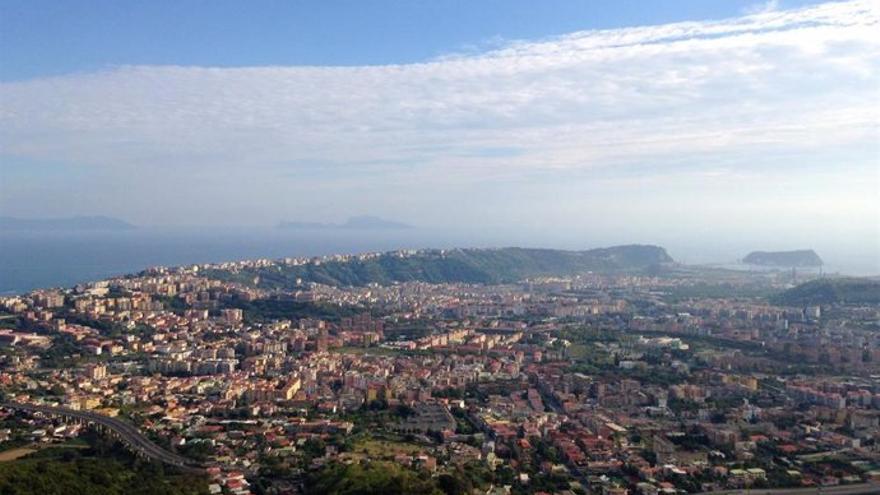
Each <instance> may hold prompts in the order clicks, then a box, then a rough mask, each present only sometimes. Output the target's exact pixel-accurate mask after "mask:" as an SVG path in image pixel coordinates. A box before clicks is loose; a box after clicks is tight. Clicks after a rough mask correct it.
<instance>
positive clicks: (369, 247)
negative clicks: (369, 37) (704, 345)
mask: <svg viewBox="0 0 880 495" xmlns="http://www.w3.org/2000/svg"><path fill="white" fill-rule="evenodd" d="M630 243H641V244H657V245H661V246H663V247H665V248H666V249H667V250H668V252H669V254H670V255H671V256H672V257H673V258H675V259H676V260H677V261H681V262H685V263H689V264H698V263H718V264H732V263H735V262H736V260H738V259H740V258H742V257H743V256H745V254H746V253H747V252H749V251H751V250H755V249H795V248H802V247H804V248H814V249H816V250H817V251H818V252H819V254H820V255H821V256H822V257H823V259H824V260H825V263H826V268H825V269H826V272H829V273H831V272H839V273H843V274H849V275H876V274H878V273H880V255H878V254H877V253H875V252H870V250H869V249H863V250H861V251H860V250H859V249H858V248H854V249H853V248H851V249H849V250H848V251H847V250H841V249H840V248H837V249H835V248H834V247H833V246H830V245H779V244H777V243H774V242H773V241H772V240H766V241H764V242H762V243H757V244H756V243H754V242H746V241H743V240H739V241H737V240H726V241H725V240H716V241H714V242H713V243H712V244H708V243H706V242H702V243H699V242H698V243H694V242H689V241H684V240H681V239H675V238H672V236H670V237H669V238H666V239H662V238H661V239H650V238H645V239H643V238H638V237H636V236H631V237H619V238H612V237H608V236H598V235H597V236H595V237H591V236H584V235H583V234H577V235H575V234H571V235H566V234H564V233H563V234H552V235H545V234H541V235H535V234H534V233H525V232H523V233H521V234H511V233H509V232H507V233H493V232H491V231H483V232H465V231H459V232H450V231H441V230H430V229H412V230H307V229H304V230H281V229H274V228H235V229H218V228H186V229H183V228H174V229H170V228H162V229H160V228H139V229H136V230H130V231H106V232H104V231H102V232H3V233H0V294H15V293H22V292H26V291H29V290H33V289H37V288H48V287H69V286H73V285H76V284H78V283H82V282H88V281H94V280H100V279H103V278H107V277H112V276H115V275H123V274H127V273H134V272H137V271H140V270H142V269H144V268H148V267H151V266H178V265H186V264H193V263H209V262H222V261H235V260H244V259H256V258H270V259H277V258H283V257H295V256H319V255H327V254H340V253H342V254H344V253H361V252H369V251H387V250H394V249H414V248H451V247H501V246H522V247H547V248H560V249H590V248H595V247H603V246H610V245H617V244H630ZM829 244H830V243H829Z"/></svg>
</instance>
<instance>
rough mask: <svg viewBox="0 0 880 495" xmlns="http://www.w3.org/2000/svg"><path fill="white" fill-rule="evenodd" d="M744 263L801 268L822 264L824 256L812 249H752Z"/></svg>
mask: <svg viewBox="0 0 880 495" xmlns="http://www.w3.org/2000/svg"><path fill="white" fill-rule="evenodd" d="M743 263H747V264H749V265H758V266H775V267H779V268H800V267H818V266H822V258H820V257H819V255H818V254H816V252H815V251H813V250H812V249H801V250H797V251H752V252H751V253H749V254H748V255H746V257H745V258H743Z"/></svg>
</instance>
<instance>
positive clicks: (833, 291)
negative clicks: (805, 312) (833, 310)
mask: <svg viewBox="0 0 880 495" xmlns="http://www.w3.org/2000/svg"><path fill="white" fill-rule="evenodd" d="M771 300H772V301H773V302H774V303H775V304H779V305H784V306H806V305H813V304H841V303H849V304H880V280H876V279H869V278H834V279H829V278H823V279H817V280H811V281H809V282H806V283H803V284H800V285H798V286H797V287H793V288H791V289H789V290H787V291H785V292H782V293H780V294H777V295H776V296H774V297H773V298H771Z"/></svg>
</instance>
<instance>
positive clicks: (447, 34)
mask: <svg viewBox="0 0 880 495" xmlns="http://www.w3.org/2000/svg"><path fill="white" fill-rule="evenodd" d="M811 3H812V4H815V3H818V2H815V1H812V2H810V1H803V0H786V1H785V2H784V5H785V7H798V6H803V5H809V4H811ZM763 6H765V4H764V3H760V2H757V3H756V2H755V1H750V0H745V1H742V0H725V1H706V0H615V1H605V2H601V1H574V0H542V1H540V2H536V1H533V0H485V1H483V0H480V1H467V0H460V1H449V0H438V1H426V0H414V1H399V0H394V1H388V0H376V1H358V0H349V1H338V0H324V1H310V2H306V1H262V0H257V1H248V2H242V1H228V0H221V1H207V0H205V1H195V0H187V1H181V2H175V1H136V2H119V1H112V0H94V1H64V2H58V1H51V0H50V1H47V0H2V1H0V28H2V29H0V46H2V47H3V48H2V64H0V78H2V80H7V81H9V80H21V79H28V78H35V77H41V76H47V75H59V74H66V73H71V72H83V71H94V70H99V69H103V68H107V67H112V66H118V65H199V66H216V67H237V66H254V65H373V64H400V63H413V62H421V61H424V60H428V59H431V58H434V57H438V56H443V55H447V54H449V53H456V52H469V51H482V50H485V49H487V48H491V47H493V46H496V45H498V44H499V43H503V41H504V40H508V41H509V40H518V39H521V40H526V39H539V38H543V37H547V36H556V35H562V34H566V33H570V32H574V31H582V30H586V29H608V28H616V27H626V26H640V25H652V24H665V23H669V22H677V21H685V20H705V19H721V18H726V17H732V16H737V15H740V14H741V13H743V12H745V11H747V10H749V9H758V8H762V7H763ZM777 6H778V4H777Z"/></svg>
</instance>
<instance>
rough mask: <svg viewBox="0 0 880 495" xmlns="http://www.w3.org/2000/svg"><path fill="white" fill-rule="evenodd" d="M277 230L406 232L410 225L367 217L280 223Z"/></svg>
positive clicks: (410, 227)
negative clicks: (324, 221)
mask: <svg viewBox="0 0 880 495" xmlns="http://www.w3.org/2000/svg"><path fill="white" fill-rule="evenodd" d="M278 228H279V229H314V230H406V229H412V228H413V226H412V225H408V224H405V223H402V222H395V221H393V220H385V219H384V218H379V217H373V216H369V215H364V216H357V217H351V218H349V219H348V220H346V221H345V223H320V222H281V223H279V224H278Z"/></svg>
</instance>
